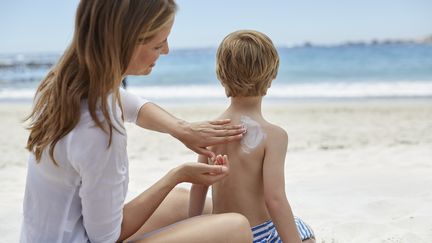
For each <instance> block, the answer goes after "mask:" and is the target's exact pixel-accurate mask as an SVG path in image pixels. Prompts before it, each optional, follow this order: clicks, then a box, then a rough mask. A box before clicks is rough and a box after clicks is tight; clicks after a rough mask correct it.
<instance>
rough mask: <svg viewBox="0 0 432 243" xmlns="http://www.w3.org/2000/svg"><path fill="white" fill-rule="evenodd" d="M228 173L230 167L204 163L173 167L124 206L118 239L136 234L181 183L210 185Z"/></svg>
mask: <svg viewBox="0 0 432 243" xmlns="http://www.w3.org/2000/svg"><path fill="white" fill-rule="evenodd" d="M227 174H228V167H226V166H221V165H207V164H202V163H186V164H183V165H181V166H179V167H176V168H174V169H172V170H171V171H170V172H168V173H167V174H166V175H165V176H164V177H162V179H160V180H159V181H158V182H156V183H155V184H154V185H153V186H151V187H150V188H149V189H147V190H146V191H144V192H143V193H141V194H140V195H139V196H138V197H136V198H135V199H133V200H132V201H130V202H129V203H127V204H126V205H125V206H124V208H123V222H122V225H121V234H120V237H119V239H118V241H122V240H124V239H126V238H128V237H129V236H131V235H132V234H134V233H135V232H136V231H137V230H138V229H139V228H140V227H141V226H142V225H143V224H144V223H145V222H146V221H147V220H148V218H150V216H151V215H152V214H153V212H154V211H155V210H156V208H157V207H158V206H159V205H160V204H161V203H162V201H163V200H164V199H165V197H166V196H167V195H168V193H169V192H170V191H171V190H172V189H173V188H174V187H175V186H176V185H177V184H179V183H182V182H190V183H195V184H203V185H204V186H207V187H208V186H209V185H211V184H213V183H214V182H216V181H218V180H220V179H222V178H223V177H225V176H226V175H227Z"/></svg>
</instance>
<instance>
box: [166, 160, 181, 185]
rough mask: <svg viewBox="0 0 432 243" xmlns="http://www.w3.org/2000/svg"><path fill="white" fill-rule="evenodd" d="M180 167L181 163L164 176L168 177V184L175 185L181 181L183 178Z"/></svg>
mask: <svg viewBox="0 0 432 243" xmlns="http://www.w3.org/2000/svg"><path fill="white" fill-rule="evenodd" d="M180 168H181V165H180V166H177V167H175V168H173V169H171V170H170V171H169V172H168V174H167V175H166V177H167V179H168V183H169V184H170V185H172V186H173V187H175V186H177V185H178V184H180V183H182V182H183V179H182V178H181V172H180Z"/></svg>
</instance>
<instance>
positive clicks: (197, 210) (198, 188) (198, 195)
mask: <svg viewBox="0 0 432 243" xmlns="http://www.w3.org/2000/svg"><path fill="white" fill-rule="evenodd" d="M198 162H199V163H204V164H208V160H207V157H205V156H203V155H199V156H198ZM207 190H208V186H205V185H200V184H192V187H191V190H190V195H189V217H194V216H198V215H201V214H202V211H203V209H204V204H205V200H206V196H207Z"/></svg>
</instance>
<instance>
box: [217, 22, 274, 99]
mask: <svg viewBox="0 0 432 243" xmlns="http://www.w3.org/2000/svg"><path fill="white" fill-rule="evenodd" d="M216 60H217V61H216V74H217V77H218V79H219V81H220V82H221V83H222V85H223V86H224V87H225V93H226V95H227V96H228V97H236V96H241V97H246V96H264V95H265V94H266V93H267V89H268V88H269V87H270V85H271V82H272V81H273V79H275V78H276V75H277V71H278V68H279V56H278V53H277V51H276V48H275V47H274V45H273V42H272V41H271V40H270V38H269V37H268V36H266V35H265V34H263V33H261V32H258V31H254V30H239V31H235V32H233V33H231V34H229V35H227V36H226V37H225V38H224V39H223V41H222V43H221V44H220V45H219V48H218V50H217V54H216Z"/></svg>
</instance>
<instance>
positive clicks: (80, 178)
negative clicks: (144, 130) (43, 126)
mask: <svg viewBox="0 0 432 243" xmlns="http://www.w3.org/2000/svg"><path fill="white" fill-rule="evenodd" d="M120 94H121V102H122V105H123V112H124V113H123V115H124V119H125V121H128V122H136V120H137V116H138V112H139V109H140V108H141V107H142V106H143V105H144V104H145V103H146V102H147V101H146V100H143V99H141V98H139V97H137V96H135V95H133V94H130V93H128V92H126V91H124V90H122V89H121V90H120ZM112 98H113V97H112V96H110V97H109V102H108V103H109V108H110V109H109V110H110V117H111V120H112V121H113V123H114V127H115V129H113V133H112V141H111V146H109V147H108V141H109V135H108V134H107V133H105V132H104V131H102V130H101V129H100V128H99V127H97V126H96V124H95V122H94V121H93V120H92V118H91V116H90V112H89V110H88V105H87V102H86V101H83V102H82V105H81V118H80V121H79V123H78V124H77V125H76V126H75V128H74V129H73V130H72V131H71V132H69V133H68V134H67V135H66V136H65V137H63V138H62V139H61V140H60V141H59V142H58V143H57V145H56V146H55V149H54V158H55V159H56V161H57V163H58V166H56V165H54V163H53V162H52V160H51V158H50V156H49V152H48V149H45V151H43V154H42V158H41V160H40V162H39V163H36V160H35V157H34V156H33V154H30V158H29V162H28V171H27V181H26V189H25V196H24V205H23V211H24V217H23V223H22V229H21V239H20V242H80V243H81V242H115V241H116V240H117V239H118V237H119V236H120V231H121V223H122V219H123V205H124V201H125V198H126V192H127V189H128V181H129V170H128V157H127V151H126V140H127V136H126V130H125V128H124V126H123V121H122V118H121V110H120V107H119V105H118V104H115V105H112ZM97 115H98V117H100V119H101V121H103V120H104V119H103V115H102V112H101V111H100V110H98V111H97Z"/></svg>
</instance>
